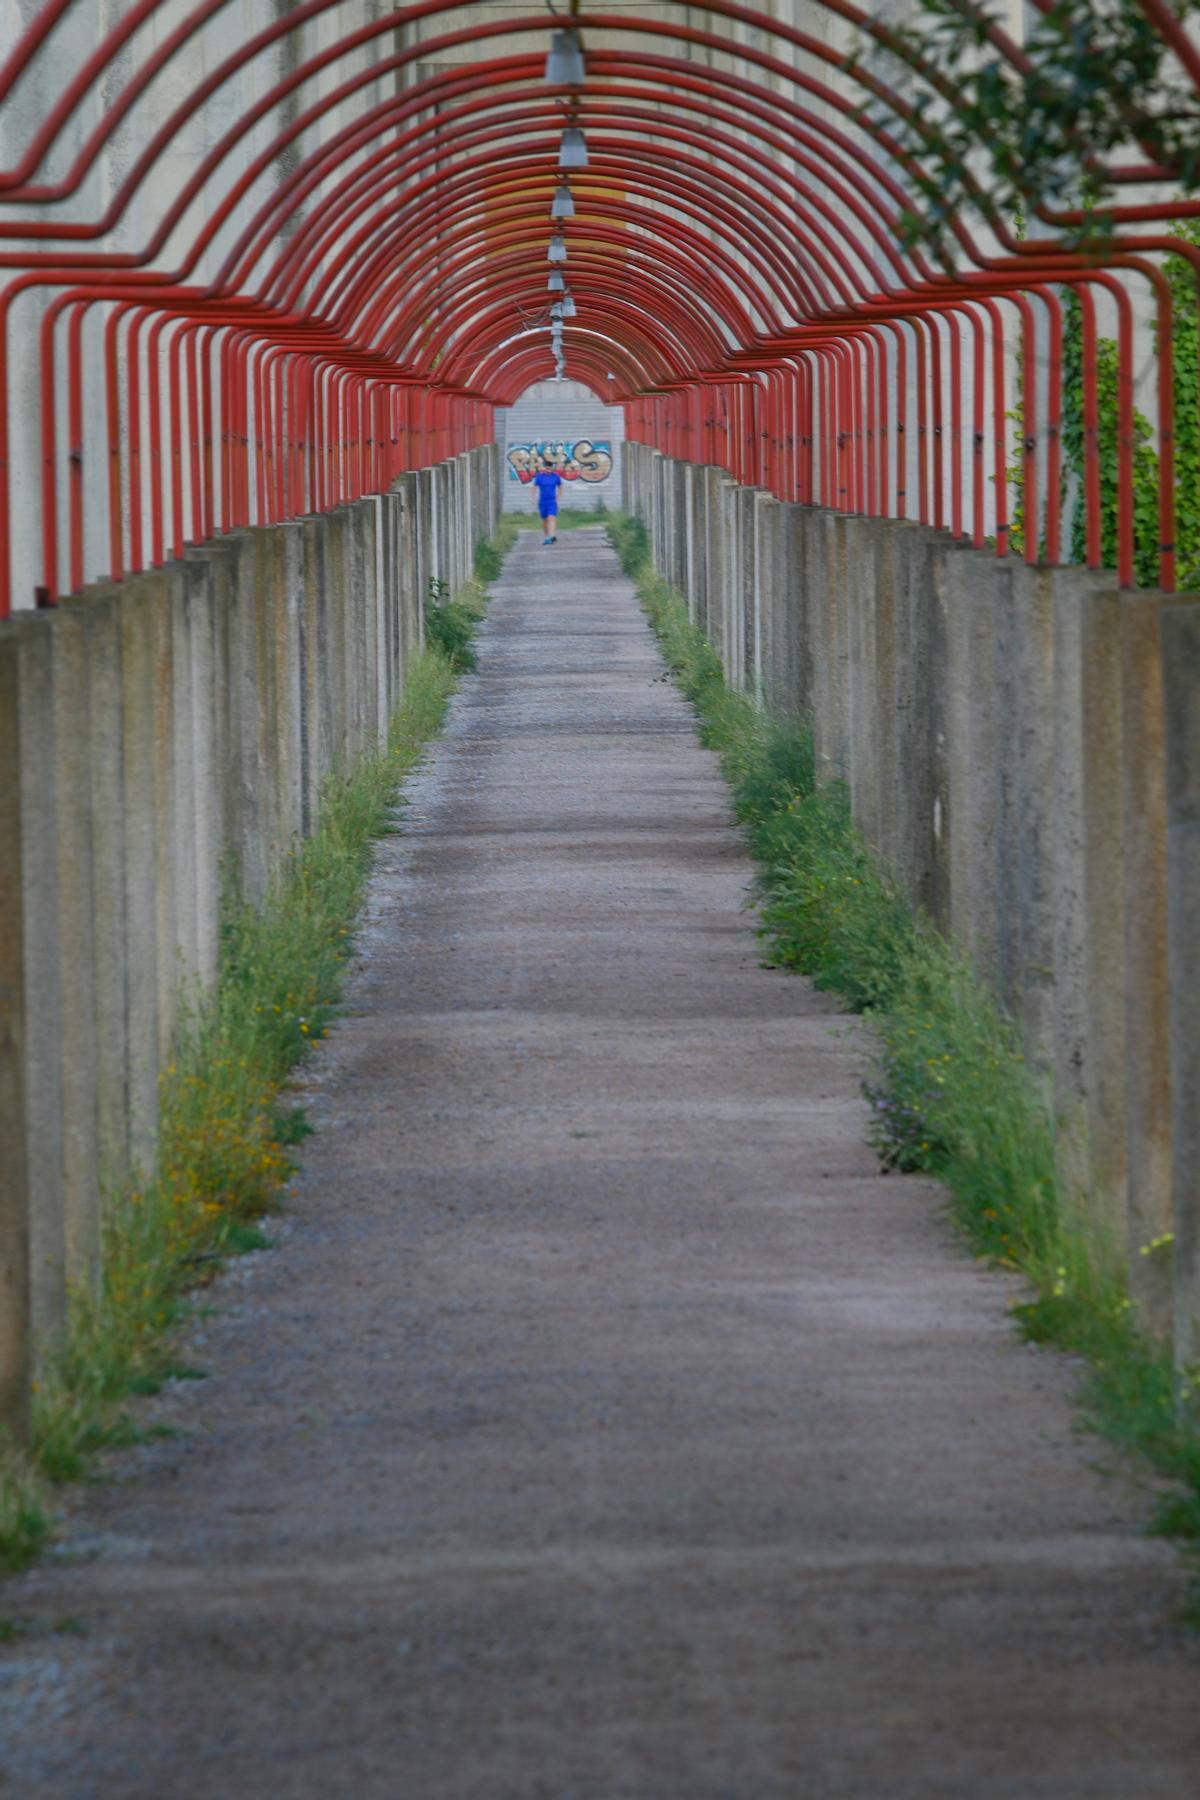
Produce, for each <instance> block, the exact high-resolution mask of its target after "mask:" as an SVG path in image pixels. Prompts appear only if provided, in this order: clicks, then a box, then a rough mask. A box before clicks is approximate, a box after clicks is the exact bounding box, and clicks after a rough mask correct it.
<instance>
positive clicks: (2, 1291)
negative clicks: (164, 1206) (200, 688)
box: [0, 630, 30, 1440]
mask: <svg viewBox="0 0 1200 1800" xmlns="http://www.w3.org/2000/svg"><path fill="white" fill-rule="evenodd" d="M20 755H21V726H20V654H19V650H18V645H17V638H16V634H15V632H13V631H11V630H6V631H4V632H3V633H0V768H3V769H5V770H6V771H11V770H14V769H17V768H19V767H20ZM23 874H24V870H23V861H22V850H21V788H20V784H19V783H18V782H15V781H12V780H7V779H6V780H5V781H4V782H3V783H2V784H0V1426H3V1427H4V1428H5V1429H7V1430H8V1431H11V1432H12V1433H13V1434H14V1435H15V1436H16V1437H17V1438H18V1440H19V1439H22V1438H23V1437H24V1436H25V1431H26V1426H27V1422H28V1405H29V1319H30V1233H29V1203H30V1194H29V1189H28V1184H27V1178H26V1170H27V1164H26V1156H27V1140H26V1131H27V1119H26V1112H25V1081H26V1067H25V930H24V895H23Z"/></svg>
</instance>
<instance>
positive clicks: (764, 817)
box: [608, 515, 1200, 1549]
mask: <svg viewBox="0 0 1200 1800" xmlns="http://www.w3.org/2000/svg"><path fill="white" fill-rule="evenodd" d="M608 532H609V537H610V539H611V540H612V543H613V545H614V548H615V549H616V551H617V554H618V556H619V557H620V559H621V562H622V566H623V567H624V569H625V571H626V573H627V574H629V575H630V576H631V578H632V579H633V580H634V582H635V584H636V586H637V590H638V593H639V595H640V596H641V599H642V603H643V605H644V607H645V609H646V612H647V615H648V617H649V619H650V622H651V624H652V626H653V627H654V630H655V632H656V633H657V635H658V638H659V642H660V644H661V646H662V650H663V654H664V656H665V658H666V661H667V663H668V665H669V667H670V668H671V670H672V672H673V674H674V675H675V678H676V680H677V681H678V683H679V685H680V686H681V688H682V689H683V692H684V693H685V694H686V695H687V696H688V698H689V699H690V700H691V701H692V703H693V705H694V707H695V710H696V716H697V721H698V724H699V730H700V736H701V739H702V741H703V742H704V743H705V744H707V745H709V746H710V747H711V748H712V749H714V750H716V751H717V752H718V753H719V755H720V758H721V763H722V767H723V769H724V772H725V774H726V777H727V778H728V780H729V783H730V786H731V789H732V792H733V799H734V805H735V808H736V811H737V814H738V817H739V818H740V819H741V821H742V823H743V825H744V826H745V829H746V832H747V837H748V839H749V843H750V846H751V849H752V851H753V853H754V856H755V859H756V863H757V869H758V875H757V899H758V901H759V905H760V909H761V921H762V923H761V935H762V938H763V942H764V946H765V951H766V959H767V960H768V961H770V962H771V963H773V964H774V965H776V966H777V967H780V968H784V969H793V970H798V971H801V972H803V973H804V974H806V975H808V976H809V977H810V978H811V979H812V980H813V981H814V982H815V983H816V985H817V986H818V987H821V988H824V989H827V990H829V991H831V992H833V993H836V994H838V995H840V996H841V998H842V999H843V1000H844V1001H845V1002H846V1004H847V1005H848V1006H849V1007H850V1008H851V1009H853V1010H855V1011H858V1012H863V1013H866V1014H869V1016H870V1019H871V1023H872V1026H873V1029H874V1032H875V1034H876V1038H877V1042H878V1057H877V1066H876V1068H875V1071H874V1073H873V1075H872V1077H871V1078H870V1080H869V1081H868V1083H867V1084H866V1093H867V1098H868V1099H869V1101H870V1103H871V1119H872V1126H871V1134H872V1138H873V1141H874V1145H875V1148H876V1150H877V1152H878V1154H879V1157H880V1160H881V1162H882V1164H883V1166H884V1167H885V1168H897V1169H902V1170H919V1171H922V1172H924V1173H926V1174H929V1175H932V1176H935V1177H936V1178H937V1179H938V1180H939V1181H940V1182H942V1183H943V1184H944V1187H945V1189H946V1191H947V1194H948V1198H949V1204H950V1208H951V1211H952V1214H953V1216H954V1218H955V1220H956V1221H957V1223H958V1225H959V1227H960V1229H961V1230H962V1232H963V1233H964V1235H965V1237H966V1239H967V1241H968V1243H969V1244H970V1246H971V1248H972V1250H973V1251H974V1252H975V1254H976V1255H978V1256H981V1257H985V1258H987V1259H988V1260H990V1261H992V1262H994V1263H996V1264H998V1265H1001V1266H1003V1267H1005V1268H1009V1269H1015V1270H1018V1271H1019V1272H1020V1273H1021V1274H1022V1275H1023V1276H1024V1277H1025V1279H1026V1281H1027V1283H1028V1286H1029V1298H1028V1299H1027V1300H1026V1301H1025V1302H1024V1303H1023V1304H1021V1305H1020V1306H1019V1307H1017V1308H1016V1309H1015V1314H1016V1319H1017V1322H1018V1324H1019V1326H1020V1328H1021V1329H1022V1330H1023V1331H1024V1332H1025V1334H1026V1335H1027V1336H1028V1337H1029V1338H1030V1339H1031V1340H1032V1341H1034V1342H1037V1343H1045V1344H1051V1345H1054V1346H1056V1347H1058V1348H1060V1349H1064V1350H1068V1351H1071V1352H1073V1353H1074V1354H1076V1355H1079V1356H1081V1357H1084V1358H1086V1359H1087V1364H1088V1369H1089V1373H1088V1376H1087V1378H1086V1380H1085V1383H1084V1390H1083V1404H1084V1407H1085V1409H1086V1413H1087V1417H1088V1420H1089V1422H1090V1423H1091V1424H1092V1425H1093V1426H1094V1427H1095V1429H1096V1430H1097V1431H1099V1432H1101V1433H1103V1434H1104V1435H1105V1436H1106V1437H1107V1438H1108V1439H1110V1440H1111V1441H1112V1442H1114V1443H1116V1444H1118V1445H1120V1446H1121V1447H1122V1448H1123V1449H1127V1450H1134V1451H1137V1452H1140V1453H1141V1454H1142V1455H1143V1456H1145V1457H1146V1458H1147V1459H1148V1461H1149V1463H1150V1464H1151V1465H1152V1467H1153V1468H1154V1469H1155V1471H1156V1472H1157V1473H1158V1474H1159V1475H1161V1476H1164V1477H1166V1478H1167V1480H1168V1481H1170V1482H1172V1483H1173V1484H1175V1485H1174V1486H1173V1487H1172V1489H1171V1491H1170V1493H1169V1494H1168V1496H1167V1497H1166V1498H1165V1499H1164V1500H1163V1501H1162V1503H1161V1504H1160V1506H1159V1508H1158V1512H1157V1516H1156V1519H1155V1529H1157V1530H1160V1531H1162V1532H1165V1533H1168V1534H1169V1535H1171V1536H1174V1537H1176V1538H1178V1539H1181V1540H1183V1541H1185V1542H1187V1543H1188V1544H1190V1545H1191V1546H1192V1548H1193V1549H1195V1548H1196V1547H1197V1546H1200V1431H1198V1430H1197V1429H1196V1423H1195V1415H1194V1413H1193V1411H1192V1410H1191V1404H1190V1402H1191V1398H1192V1396H1191V1395H1190V1394H1188V1393H1186V1391H1185V1392H1184V1394H1183V1396H1182V1397H1183V1401H1184V1404H1183V1405H1182V1406H1181V1404H1180V1397H1181V1396H1180V1393H1179V1391H1178V1386H1177V1382H1176V1379H1175V1376H1174V1372H1173V1370H1172V1366H1171V1358H1170V1355H1169V1353H1168V1351H1167V1350H1166V1349H1165V1348H1164V1347H1163V1346H1161V1345H1159V1344H1158V1343H1156V1342H1153V1341H1151V1340H1150V1339H1148V1338H1147V1337H1145V1336H1144V1335H1143V1334H1142V1333H1140V1332H1139V1330H1138V1329H1137V1326H1136V1323H1135V1321H1134V1318H1133V1313H1132V1308H1131V1305H1130V1301H1129V1296H1128V1287H1127V1283H1126V1280H1125V1278H1124V1273H1123V1271H1122V1269H1121V1267H1120V1264H1119V1262H1118V1260H1117V1259H1116V1258H1115V1257H1114V1256H1113V1255H1112V1254H1111V1253H1110V1252H1109V1250H1108V1248H1107V1246H1106V1245H1105V1244H1104V1243H1103V1242H1102V1241H1101V1240H1100V1238H1099V1236H1098V1235H1097V1233H1096V1232H1095V1231H1094V1230H1093V1229H1089V1228H1088V1227H1087V1226H1085V1225H1084V1224H1083V1222H1082V1221H1080V1220H1079V1219H1077V1218H1075V1217H1074V1216H1071V1215H1069V1214H1068V1212H1067V1210H1066V1209H1065V1208H1064V1206H1063V1204H1062V1201H1061V1197H1060V1195H1059V1193H1058V1191H1057V1187H1056V1181H1055V1144H1054V1128H1053V1122H1052V1119H1051V1115H1050V1111H1049V1108H1048V1105H1047V1101H1046V1098H1045V1095H1044V1094H1043V1092H1042V1090H1041V1089H1040V1087H1039V1085H1038V1084H1037V1083H1036V1082H1035V1081H1034V1079H1033V1078H1032V1076H1031V1075H1030V1072H1029V1070H1028V1069H1027V1068H1026V1066H1025V1064H1024V1061H1023V1059H1022V1056H1021V1052H1020V1048H1019V1045H1018V1043H1017V1040H1016V1036H1015V1034H1014V1031H1013V1029H1012V1026H1011V1024H1010V1022H1009V1020H1008V1019H1007V1017H1006V1016H1005V1014H1004V1013H1003V1011H1002V1010H1001V1008H1000V1007H999V1006H998V1004H997V1003H996V1001H995V1000H994V998H993V997H992V996H991V994H990V993H989V992H988V991H987V990H986V988H985V987H983V986H982V985H981V984H980V983H979V982H978V981H977V980H976V979H975V977H974V976H973V974H972V972H971V971H970V969H969V968H968V967H967V965H966V964H965V962H964V961H963V960H962V959H961V957H959V956H958V955H957V954H956V952H955V951H954V950H953V949H952V948H951V947H950V945H948V944H947V943H946V941H945V940H944V939H943V938H942V937H940V935H939V934H938V933H937V932H935V931H934V930H933V929H932V927H931V926H929V925H928V924H927V923H926V922H925V921H924V920H922V919H920V918H919V917H917V916H915V915H914V913H913V910H912V908H911V907H910V905H909V903H908V901H907V899H906V898H905V896H904V894H903V893H902V892H901V890H900V889H899V887H898V886H897V884H896V883H895V882H893V881H892V880H891V879H890V878H889V877H888V875H887V873H886V872H885V871H884V870H883V869H882V868H881V867H880V865H879V864H878V862H877V861H876V859H875V858H874V856H873V855H872V853H871V851H870V849H869V848H868V846H867V845H866V844H865V842H864V841H863V839H862V838H861V836H860V835H859V833H858V832H857V831H856V830H855V828H854V824H853V821H852V819H851V817H850V807H849V801H848V797H847V794H846V792H845V789H844V787H843V786H842V785H841V784H840V783H836V782H834V783H830V784H826V785H822V786H818V785H817V783H816V779H815V764H814V758H813V746H812V736H811V732H810V731H809V729H808V727H807V725H806V723H805V722H804V721H803V720H800V719H781V718H772V717H771V716H769V715H768V714H766V713H763V712H761V711H759V710H758V709H757V708H756V707H755V706H754V705H753V703H752V702H751V700H750V699H749V698H748V697H747V696H746V695H743V694H739V693H735V692H733V691H732V690H731V689H730V688H728V687H727V686H726V684H725V680H724V675H723V671H722V669H721V664H720V661H719V659H718V657H717V655H716V652H715V651H714V650H713V648H712V646H711V645H710V644H709V642H708V640H707V639H706V638H705V637H704V635H703V634H702V633H701V632H700V631H699V630H698V629H697V628H696V627H695V626H694V625H692V624H691V623H690V621H689V619H688V616H687V609H686V606H685V604H684V602H683V601H682V600H681V599H680V598H679V596H678V595H676V594H675V593H674V592H673V591H672V589H671V588H670V587H669V586H668V585H667V583H666V582H664V581H663V579H662V577H661V576H659V575H658V574H657V573H656V572H655V570H654V568H653V565H652V563H651V561H650V558H649V546H648V542H647V538H646V533H645V529H644V527H643V526H642V525H641V523H640V521H638V520H636V519H631V518H628V517H627V516H624V515H616V516H614V517H610V519H609V521H608Z"/></svg>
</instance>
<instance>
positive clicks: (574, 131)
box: [558, 125, 588, 169]
mask: <svg viewBox="0 0 1200 1800" xmlns="http://www.w3.org/2000/svg"><path fill="white" fill-rule="evenodd" d="M558 166H559V168H560V169H586V168H587V166H588V148H587V139H586V138H585V137H584V135H583V133H582V131H580V129H579V127H578V126H577V125H568V127H567V129H566V130H565V131H564V132H563V134H562V143H561V145H560V146H559V152H558Z"/></svg>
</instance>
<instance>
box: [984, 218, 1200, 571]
mask: <svg viewBox="0 0 1200 1800" xmlns="http://www.w3.org/2000/svg"><path fill="white" fill-rule="evenodd" d="M1173 235H1174V236H1176V237H1180V238H1186V240H1187V241H1188V242H1190V243H1200V225H1192V226H1188V227H1184V226H1180V227H1179V228H1178V229H1177V230H1176V231H1175V232H1174V233H1173ZM1164 273H1165V275H1166V277H1167V281H1168V283H1169V285H1170V289H1171V300H1172V331H1171V345H1172V350H1173V353H1174V390H1175V550H1176V570H1177V584H1178V586H1179V587H1180V588H1182V589H1194V588H1196V587H1197V585H1200V331H1198V329H1197V296H1196V282H1195V278H1194V276H1193V274H1192V270H1191V265H1190V264H1189V263H1188V262H1187V261H1185V259H1184V258H1183V257H1181V256H1170V257H1168V258H1167V259H1166V263H1165V266H1164ZM1020 370H1021V358H1020V356H1019V355H1018V358H1017V371H1018V381H1019V377H1020ZM1062 384H1063V399H1062V489H1061V492H1062V500H1063V505H1064V508H1065V507H1066V505H1067V504H1068V502H1069V501H1070V502H1071V517H1070V525H1069V537H1068V541H1067V543H1066V545H1065V546H1064V548H1065V551H1066V560H1068V561H1070V562H1073V563H1082V562H1085V561H1086V560H1087V514H1086V510H1085V506H1084V498H1083V493H1084V487H1083V484H1084V434H1083V324H1082V315H1081V310H1080V306H1079V302H1078V300H1077V299H1076V297H1075V295H1074V294H1073V293H1070V292H1068V293H1065V294H1064V295H1063V354H1062ZM1096 402H1097V425H1098V438H1099V446H1100V561H1101V564H1102V566H1103V567H1104V568H1106V569H1111V568H1115V567H1116V562H1117V422H1118V393H1117V344H1116V340H1115V339H1114V338H1099V339H1097V342H1096ZM1008 417H1009V419H1010V421H1011V422H1012V423H1013V425H1014V427H1015V435H1014V438H1013V442H1012V449H1011V457H1010V461H1009V463H1008V466H1007V468H1006V470H1005V475H1006V477H1007V480H1008V492H1009V508H1010V514H1011V519H1012V523H1011V525H1010V528H1009V544H1010V546H1011V548H1012V550H1013V551H1014V552H1015V553H1016V554H1018V555H1023V554H1024V551H1025V542H1026V539H1025V524H1026V521H1025V506H1024V486H1025V464H1024V456H1023V452H1022V444H1023V440H1024V436H1025V417H1024V407H1023V405H1022V403H1021V402H1020V400H1018V402H1017V405H1016V407H1015V408H1014V410H1013V411H1012V412H1010V413H1009V414H1008ZM1133 429H1134V453H1133V545H1134V573H1135V578H1136V580H1137V584H1138V586H1139V587H1156V586H1157V585H1158V493H1159V462H1158V453H1157V452H1156V450H1155V449H1154V445H1153V442H1152V439H1153V435H1154V433H1153V427H1152V426H1151V424H1150V421H1149V420H1148V419H1147V418H1146V417H1145V416H1144V414H1142V413H1140V412H1136V411H1135V413H1134V420H1133Z"/></svg>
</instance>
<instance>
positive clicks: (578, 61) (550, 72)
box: [546, 31, 584, 87]
mask: <svg viewBox="0 0 1200 1800" xmlns="http://www.w3.org/2000/svg"><path fill="white" fill-rule="evenodd" d="M583 75H584V69H583V45H582V43H581V42H580V39H579V33H578V32H577V31H556V32H555V33H554V36H553V37H552V38H551V39H550V53H549V55H548V56H547V58H546V80H547V81H550V82H553V83H554V85H555V86H556V87H582V86H583Z"/></svg>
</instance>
